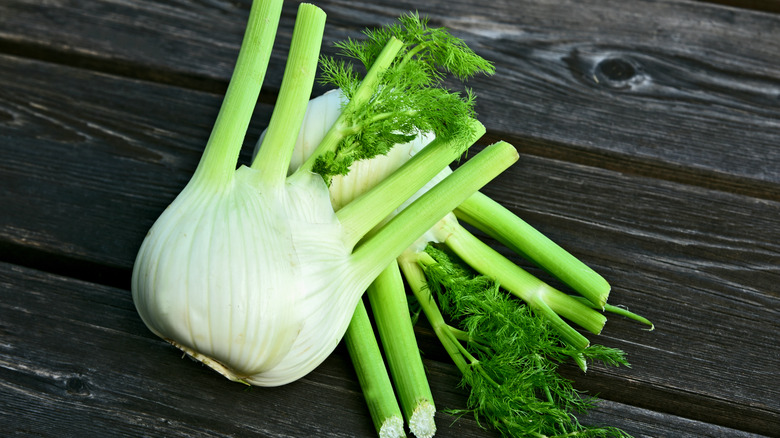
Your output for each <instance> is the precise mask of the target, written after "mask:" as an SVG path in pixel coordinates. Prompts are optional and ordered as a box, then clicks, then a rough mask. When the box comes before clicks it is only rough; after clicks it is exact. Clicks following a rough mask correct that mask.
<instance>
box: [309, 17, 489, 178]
mask: <svg viewBox="0 0 780 438" xmlns="http://www.w3.org/2000/svg"><path fill="white" fill-rule="evenodd" d="M364 34H365V36H366V37H367V38H366V39H365V40H360V41H357V40H352V39H348V40H346V41H343V42H340V43H337V44H336V47H337V48H338V49H339V54H340V55H341V56H343V57H346V58H351V59H354V60H357V61H359V62H360V63H362V64H363V67H365V69H366V74H365V75H362V74H360V73H359V72H357V71H356V70H355V69H354V68H353V67H352V63H350V62H346V61H345V60H344V59H339V58H335V57H327V56H323V57H321V59H320V69H321V71H322V73H321V82H322V83H324V84H328V85H333V86H335V87H338V88H340V89H341V90H342V92H343V93H344V95H345V97H346V98H347V103H346V104H345V105H344V107H343V109H342V112H341V115H340V116H339V118H338V120H337V121H336V122H335V123H334V125H333V127H332V128H331V129H330V131H329V132H328V134H327V135H326V137H325V139H324V140H323V142H322V143H321V144H320V148H319V149H318V151H315V153H313V154H312V157H316V158H314V159H312V160H310V161H309V162H307V163H304V165H303V166H304V167H307V166H310V168H311V170H312V171H314V172H316V173H319V174H320V175H322V176H323V178H324V179H325V181H329V178H330V177H331V176H333V175H344V174H346V173H347V172H348V171H349V166H350V165H351V164H352V163H353V162H354V161H357V160H364V159H369V158H371V157H374V156H376V155H382V154H386V153H387V152H388V151H389V150H390V149H391V148H392V147H393V146H395V145H396V144H399V143H406V142H409V141H411V140H412V139H414V138H415V137H416V136H417V135H419V134H421V133H433V134H435V136H436V138H441V139H445V140H456V139H459V140H466V139H468V138H470V137H472V136H473V134H474V132H473V131H474V123H473V120H474V119H475V118H476V114H475V112H474V94H473V93H472V92H471V90H469V89H465V91H464V93H462V94H461V93H457V92H452V91H450V90H447V89H445V88H443V81H444V79H445V78H446V77H447V76H448V75H452V76H455V77H457V78H459V79H461V80H466V79H468V78H470V77H472V76H474V75H476V74H479V73H482V74H492V73H493V71H494V67H493V65H492V64H491V63H490V62H489V61H487V60H485V59H484V58H482V57H480V56H479V55H477V54H476V53H474V52H473V51H472V50H471V49H470V48H469V47H467V46H466V44H465V43H464V42H463V41H462V40H461V39H459V38H457V37H455V36H453V35H451V34H450V33H449V32H447V31H446V30H445V29H441V28H431V27H429V26H428V21H427V19H426V18H422V17H420V16H419V15H418V14H416V13H415V14H407V15H404V16H402V17H400V18H399V19H398V22H397V23H394V24H392V25H389V26H386V27H383V28H380V29H375V30H367V31H365V32H364ZM469 144H470V143H469Z"/></svg>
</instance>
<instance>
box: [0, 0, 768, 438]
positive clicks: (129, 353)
mask: <svg viewBox="0 0 780 438" xmlns="http://www.w3.org/2000/svg"><path fill="white" fill-rule="evenodd" d="M294 3H295V2H291V3H290V4H288V5H286V7H285V11H284V16H283V20H282V24H281V27H280V35H279V38H278V47H277V49H276V50H275V53H274V57H273V62H272V66H271V70H270V71H269V76H268V77H269V83H268V86H267V87H266V88H265V89H264V92H263V95H262V96H263V97H262V99H261V100H262V102H261V103H259V104H258V106H257V112H256V115H255V119H254V121H253V124H252V126H251V128H250V133H249V136H248V139H247V142H246V143H247V145H249V144H251V143H253V141H254V138H256V137H257V134H258V133H259V132H260V130H261V129H262V128H263V127H264V126H265V123H266V121H267V120H268V117H269V115H270V108H271V106H270V105H269V103H271V102H272V101H273V100H274V95H275V92H276V91H275V87H276V84H277V83H278V80H279V79H280V77H281V68H282V65H283V62H282V59H283V58H284V56H285V52H286V44H287V42H286V41H287V40H288V39H289V33H290V29H291V28H292V21H293V16H294V10H295V4H294ZM248 4H249V3H248V1H238V2H221V1H205V2H186V1H177V2H168V3H166V4H159V3H158V2H147V1H140V2H129V1H123V0H119V1H95V2H80V1H75V0H53V1H48V2H36V1H22V0H7V1H4V2H0V52H1V53H5V55H0V65H2V68H1V69H0V151H1V152H2V160H0V189H1V190H0V261H5V262H10V263H11V264H4V265H0V294H2V295H1V296H0V312H1V313H0V364H1V365H2V366H0V373H2V375H0V433H2V434H7V433H6V432H11V434H14V433H15V434H18V435H22V436H90V435H92V436H99V435H101V434H102V432H104V431H105V430H112V431H116V433H117V434H119V435H122V436H139V435H147V436H158V435H165V436H244V435H248V434H251V435H257V436H269V437H282V436H372V435H373V430H372V428H371V423H370V421H369V419H368V417H367V413H366V411H365V407H364V403H363V400H362V396H361V395H360V392H359V388H357V384H356V380H355V379H354V376H353V375H352V374H351V371H350V369H351V367H350V365H349V363H348V361H347V360H345V354H344V351H342V350H339V351H337V352H336V353H335V354H334V355H333V356H332V357H331V358H329V359H328V361H326V363H325V364H324V365H323V366H322V367H321V368H319V369H318V370H317V371H316V372H315V373H313V374H311V375H309V376H307V378H306V379H304V380H302V381H301V382H298V383H296V384H294V385H291V386H288V387H284V388H279V389H273V390H269V391H255V390H252V391H244V389H243V388H242V387H237V386H235V385H234V384H230V383H229V382H226V381H224V380H223V379H221V378H219V377H218V376H216V375H214V374H213V373H211V372H209V371H208V370H206V369H204V368H203V367H201V366H198V365H197V364H194V363H192V362H190V361H186V360H179V355H178V354H177V353H176V352H175V351H173V349H172V348H170V347H168V346H166V345H165V344H164V343H163V342H161V341H159V340H157V339H156V338H154V337H153V336H152V335H151V334H150V333H149V332H148V331H147V330H146V329H145V327H144V326H143V324H142V323H141V321H140V320H139V319H138V317H137V315H136V314H135V311H134V309H133V307H132V302H131V301H130V298H129V292H128V290H127V289H128V288H129V271H130V268H131V266H132V263H133V259H134V257H135V252H136V250H137V248H138V245H140V242H141V240H142V239H143V236H144V235H145V233H146V231H147V230H148V228H149V226H150V225H151V224H152V222H153V221H154V220H155V219H156V217H157V216H158V215H159V213H160V212H161V211H162V209H164V208H165V206H166V205H167V204H168V203H169V202H170V201H171V200H172V199H173V198H174V197H175V195H176V194H177V193H178V191H179V190H180V189H181V188H182V187H183V186H184V184H185V183H186V181H187V180H188V178H189V175H190V174H191V172H192V170H193V169H194V167H195V165H196V163H197V161H198V159H199V156H200V153H201V151H202V147H203V145H204V144H205V141H206V138H207V137H208V134H209V131H210V128H211V125H212V123H213V120H214V118H215V116H216V111H217V108H218V106H219V103H220V101H221V93H222V91H223V90H224V87H225V84H226V81H227V78H228V76H229V74H230V71H231V69H232V63H233V62H234V56H235V52H236V51H237V49H238V43H239V42H240V39H241V31H242V28H243V25H244V20H245V17H246V14H247V13H248ZM317 4H320V5H321V6H322V7H323V8H325V9H326V11H327V12H328V14H329V18H328V29H327V31H326V32H327V35H326V40H327V41H332V40H333V39H335V38H337V37H338V38H342V37H344V36H356V35H357V31H358V29H359V28H360V27H362V26H364V25H365V26H373V25H379V24H382V23H386V22H388V21H389V20H391V19H392V18H394V17H396V16H397V15H398V14H400V13H402V12H405V11H407V10H409V9H415V8H420V6H419V4H415V3H413V2H410V1H404V0H402V1H394V2H366V1H363V2H361V1H345V0H328V1H325V0H323V1H321V2H317ZM471 4H472V2H467V1H465V0H454V1H452V2H448V3H446V4H445V3H441V2H432V3H427V4H426V10H422V9H421V12H424V13H427V14H428V15H430V17H431V20H432V23H433V24H434V25H446V26H448V27H450V28H451V29H453V31H454V32H455V33H457V34H458V35H460V36H462V37H464V38H466V39H467V40H468V41H469V44H471V45H472V46H474V47H475V48H476V49H477V51H478V52H480V53H481V54H483V55H485V56H487V57H489V58H493V59H494V60H495V61H496V64H497V67H498V72H497V74H496V76H494V77H492V78H487V79H485V78H483V79H477V80H475V81H472V82H471V83H470V85H471V86H472V87H473V88H474V89H475V90H476V91H477V93H478V95H479V99H480V100H479V102H480V107H479V112H480V117H481V119H482V120H484V122H485V124H486V125H487V126H488V129H489V133H488V135H487V136H486V137H485V138H484V139H483V141H482V143H483V144H484V143H486V142H489V141H493V140H495V139H498V138H503V139H507V140H510V141H512V142H513V143H515V144H516V145H517V146H518V148H519V150H520V152H521V160H520V162H519V163H518V164H516V165H515V166H513V167H512V168H511V169H510V170H509V171H508V172H507V173H505V174H504V175H502V176H501V177H500V178H498V179H497V180H496V181H495V182H493V183H492V184H490V185H489V186H488V187H487V188H486V189H485V192H486V193H487V194H489V195H490V196H492V197H494V198H495V199H497V200H499V201H501V202H502V203H503V204H504V205H506V206H507V207H508V208H510V209H511V210H513V211H515V212H517V213H518V214H519V215H520V216H521V217H523V218H524V219H526V220H527V221H528V222H530V223H532V224H533V225H534V226H536V227H538V228H539V229H540V230H541V231H542V232H544V233H545V234H547V235H548V236H550V237H551V238H553V239H554V240H556V241H558V242H560V243H561V244H562V245H563V246H564V247H566V248H567V249H569V250H571V251H572V252H573V253H574V254H575V255H577V256H579V257H581V258H582V259H583V260H584V261H586V263H588V264H589V265H591V266H593V267H594V268H596V270H597V271H599V272H601V273H603V274H604V275H605V277H606V278H607V279H608V280H609V281H610V282H611V283H612V284H613V287H614V289H613V293H612V296H611V299H610V301H611V302H613V303H615V304H624V305H627V306H629V307H630V308H631V309H632V310H634V311H637V312H639V313H641V314H643V315H645V316H648V317H649V318H650V319H651V320H653V322H655V323H656V326H657V328H656V330H655V331H653V332H645V331H643V330H642V328H641V327H639V326H637V325H636V324H632V323H629V322H628V321H625V320H622V319H620V318H611V319H610V321H609V323H608V324H607V327H606V329H605V331H604V332H603V334H602V335H601V336H600V337H598V338H596V341H597V342H599V343H604V344H606V345H609V346H615V347H619V348H622V349H624V350H625V351H627V352H628V353H629V359H630V360H631V362H632V363H633V364H634V367H633V368H631V369H605V368H602V367H592V368H591V370H590V371H589V372H588V374H587V375H582V374H581V373H579V372H578V371H577V370H576V369H574V368H573V367H567V368H565V370H564V371H565V372H566V373H567V375H568V376H570V377H572V378H573V379H575V381H576V382H577V386H578V387H580V388H582V389H585V390H589V391H591V392H596V393H599V394H601V396H602V397H603V398H605V399H606V401H605V402H604V403H602V404H601V405H600V406H599V408H598V409H597V410H596V411H594V412H593V413H592V414H591V415H590V416H588V417H587V418H586V419H587V421H592V422H595V423H607V424H613V425H617V426H621V427H624V428H625V429H626V430H627V431H629V432H631V433H632V434H634V436H637V437H665V436H668V437H696V436H712V437H726V436H728V437H731V436H736V437H742V436H754V435H752V434H763V435H767V436H774V435H776V431H777V430H780V420H778V418H780V385H778V383H780V372H779V371H778V370H779V369H780V354H779V353H778V351H780V350H778V347H780V345H779V344H778V341H777V336H776V333H777V331H778V329H779V328H780V323H778V321H779V320H780V319H778V316H780V315H778V313H780V289H778V286H777V285H778V283H779V280H780V170H779V169H780V148H778V144H780V123H778V120H780V74H778V72H780V68H778V67H780V63H778V60H777V53H780V39H778V37H780V19H779V18H778V16H776V15H774V14H767V13H761V12H754V11H749V10H745V9H735V8H731V7H724V6H718V5H711V4H707V3H704V2H688V1H658V0H656V1H649V0H647V1H639V2H631V3H626V2H618V1H596V2H589V3H588V5H587V6H584V5H582V4H580V3H579V2H571V1H555V2H549V1H541V0H540V1H523V2H514V1H508V0H507V1H498V2H494V3H493V4H491V7H490V8H480V9H478V10H475V9H474V8H473V7H472V6H471ZM518 4H520V5H521V6H522V7H519V6H518ZM561 11H567V13H562V12H561ZM329 50H330V49H329ZM173 84H175V85H173ZM243 158H244V159H246V155H244V157H243ZM508 255H509V256H510V257H513V258H514V256H513V255H511V254H508ZM520 263H523V262H522V261H520ZM21 265H25V266H32V267H35V268H37V270H30V269H26V268H22V267H21ZM528 268H529V269H531V270H532V271H534V272H536V273H538V274H539V275H541V276H544V274H543V273H539V272H538V271H537V270H535V269H534V268H533V267H530V266H529V267H528ZM42 271H46V272H42ZM57 274H60V275H57ZM79 279H81V280H79ZM83 280H87V281H83ZM101 284H102V285H101ZM110 286H113V287H110ZM418 333H419V337H420V340H421V348H422V350H423V351H424V352H425V354H426V366H427V368H428V371H429V375H430V377H431V380H432V383H433V385H434V395H435V396H436V399H437V400H438V401H439V402H440V403H441V406H444V407H453V408H456V407H460V406H462V404H463V402H464V393H463V391H462V390H461V389H459V388H458V387H457V382H458V378H457V375H456V374H455V369H454V368H453V367H452V366H451V365H450V364H449V361H448V360H447V358H446V357H445V355H444V354H443V352H442V351H441V349H440V347H437V344H436V341H435V339H434V338H433V337H432V335H431V334H430V332H427V331H426V330H425V328H424V327H420V328H419V329H418ZM313 394H314V396H313ZM236 410H237V412H234V411H236ZM258 410H261V413H262V414H264V415H265V416H266V417H265V418H264V419H263V421H262V422H260V421H258V420H257V417H258ZM302 412H304V413H305V414H301V413H302ZM302 415H303V416H302ZM451 420H452V419H451V418H450V417H447V416H445V415H443V414H440V416H439V425H440V428H441V429H442V433H441V434H440V435H439V436H475V437H476V436H480V437H481V436H494V435H495V434H494V433H492V432H490V431H483V430H481V429H479V428H478V427H477V426H476V425H475V424H474V423H473V421H471V420H469V419H462V420H461V421H458V422H456V423H454V425H451Z"/></svg>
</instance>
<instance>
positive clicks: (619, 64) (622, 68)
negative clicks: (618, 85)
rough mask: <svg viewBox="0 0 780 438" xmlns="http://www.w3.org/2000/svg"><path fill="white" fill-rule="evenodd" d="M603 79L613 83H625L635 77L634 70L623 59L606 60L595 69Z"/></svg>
mask: <svg viewBox="0 0 780 438" xmlns="http://www.w3.org/2000/svg"><path fill="white" fill-rule="evenodd" d="M596 68H597V70H598V72H599V73H601V75H603V76H604V77H605V78H607V79H609V80H612V81H615V82H625V81H627V80H629V79H631V78H633V77H634V76H636V73H637V72H636V68H634V66H633V65H632V64H631V63H630V62H629V61H626V60H625V59H621V58H607V59H605V60H603V61H601V62H600V63H599V64H598V66H597V67H596Z"/></svg>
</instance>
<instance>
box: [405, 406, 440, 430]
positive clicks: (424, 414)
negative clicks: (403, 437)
mask: <svg viewBox="0 0 780 438" xmlns="http://www.w3.org/2000/svg"><path fill="white" fill-rule="evenodd" d="M434 414H436V407H435V406H433V405H432V404H430V403H429V402H428V401H427V400H423V401H421V402H420V404H418V405H417V408H415V410H414V412H413V413H412V418H410V419H409V430H410V431H411V432H412V433H413V434H414V436H416V437H417V438H431V437H432V436H433V435H435V434H436V422H435V421H434V418H433V416H434Z"/></svg>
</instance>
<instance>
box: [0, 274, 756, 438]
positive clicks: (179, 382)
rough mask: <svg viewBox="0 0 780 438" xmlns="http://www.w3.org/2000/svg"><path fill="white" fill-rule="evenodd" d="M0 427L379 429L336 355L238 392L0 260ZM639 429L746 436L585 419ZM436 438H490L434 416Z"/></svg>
mask: <svg viewBox="0 0 780 438" xmlns="http://www.w3.org/2000/svg"><path fill="white" fill-rule="evenodd" d="M0 330H1V331H0V333H1V334H2V338H1V339H2V342H0V388H1V389H0V430H2V431H3V433H5V434H9V435H13V436H52V437H54V436H56V437H67V436H73V437H75V436H78V437H92V436H104V435H105V433H106V431H111V436H128V437H129V436H133V437H136V436H171V437H225V436H243V435H247V434H251V435H253V436H255V435H256V436H264V437H290V436H318V437H371V436H375V433H374V431H373V426H372V424H371V421H370V420H369V418H368V414H367V411H366V408H365V406H364V402H363V399H362V394H361V393H360V388H359V387H358V386H357V383H356V379H355V377H354V375H353V373H352V371H351V367H350V365H349V362H348V360H346V359H345V356H344V352H343V351H338V352H337V353H336V354H333V355H332V356H331V357H330V358H329V359H328V360H327V361H326V362H325V363H324V364H323V365H322V366H320V367H319V368H317V369H316V370H315V371H314V372H312V373H311V374H310V375H309V376H307V377H305V378H303V379H301V380H300V381H297V382H295V383H293V384H290V385H286V386H284V387H280V388H252V389H246V388H245V387H243V386H242V385H240V384H236V383H232V382H229V381H227V380H225V379H224V378H222V377H221V376H219V375H218V374H216V373H214V372H211V371H209V370H208V369H206V368H205V367H203V366H201V365H198V364H196V363H195V362H192V361H190V360H186V359H182V358H181V355H180V353H178V352H177V351H176V350H175V349H174V348H173V347H170V346H169V345H167V344H166V343H165V342H163V341H162V340H159V339H157V338H155V337H154V336H153V335H152V334H151V333H149V332H148V330H146V328H145V327H144V325H143V323H142V322H141V320H140V318H138V316H137V314H136V313H135V308H134V307H133V304H132V300H131V299H130V294H129V292H128V291H126V290H121V289H114V288H110V287H105V286H100V285H96V284H92V283H87V282H82V281H77V280H73V279H70V278H66V277H58V276H55V275H52V274H48V273H43V272H39V271H35V270H30V269H26V268H21V267H18V266H14V265H8V264H2V263H0ZM426 365H427V366H428V370H429V376H430V378H431V382H432V386H433V391H434V396H435V397H436V399H437V400H438V401H439V402H438V403H439V406H440V408H457V407H460V406H462V405H463V403H464V394H463V393H462V392H460V391H458V390H456V388H455V383H456V382H457V377H456V376H455V374H454V373H456V372H457V371H456V370H455V368H454V367H453V366H451V365H445V364H441V363H438V362H432V361H428V362H427V364H426ZM588 420H589V421H592V422H596V423H606V424H612V425H616V426H620V427H623V428H624V429H625V430H626V431H628V432H630V433H633V434H634V435H635V436H636V437H637V438H639V437H650V436H652V437H659V436H675V437H703V436H705V437H706V436H712V437H715V436H730V437H750V436H753V435H751V434H747V433H743V432H739V431H736V430H730V429H726V428H723V427H718V426H713V425H708V424H702V423H698V422H695V421H691V420H686V419H684V418H678V417H675V416H671V415H664V414H659V413H656V412H651V411H647V410H643V409H638V408H632V407H630V406H624V405H621V404H619V403H614V402H604V403H602V404H601V405H600V406H599V407H598V408H597V409H596V410H594V411H593V412H592V413H591V414H590V416H589V417H588V418H586V419H584V421H588ZM437 424H438V427H439V433H438V434H437V436H440V437H489V436H496V434H495V433H493V432H491V431H486V430H483V429H480V428H479V427H478V426H477V425H476V424H475V422H474V421H473V420H472V419H470V418H469V417H463V418H460V419H459V420H457V421H455V419H454V418H452V417H450V416H448V415H445V414H441V413H439V414H438V415H437Z"/></svg>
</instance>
